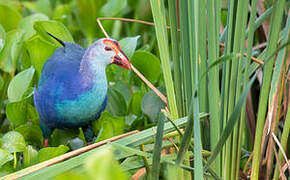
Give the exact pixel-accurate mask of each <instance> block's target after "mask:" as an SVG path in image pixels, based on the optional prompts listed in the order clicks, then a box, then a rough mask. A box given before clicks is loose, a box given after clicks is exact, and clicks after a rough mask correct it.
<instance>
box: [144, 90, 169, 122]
mask: <svg viewBox="0 0 290 180" xmlns="http://www.w3.org/2000/svg"><path fill="white" fill-rule="evenodd" d="M159 90H161V92H162V93H164V91H165V90H164V88H159ZM164 107H165V103H164V102H163V101H162V100H161V99H160V98H159V97H158V96H157V95H156V94H155V93H154V92H153V91H152V90H151V91H149V92H147V93H146V94H145V95H144V97H143V99H142V105H141V109H142V112H143V113H144V114H146V115H147V116H148V117H149V119H150V120H151V121H152V122H155V121H156V119H157V117H158V114H159V113H160V110H161V109H162V108H164Z"/></svg>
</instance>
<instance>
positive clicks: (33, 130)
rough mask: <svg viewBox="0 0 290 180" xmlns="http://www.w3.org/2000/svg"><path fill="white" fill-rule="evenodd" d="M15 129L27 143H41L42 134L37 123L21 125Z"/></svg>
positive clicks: (34, 144) (38, 144) (39, 145)
mask: <svg viewBox="0 0 290 180" xmlns="http://www.w3.org/2000/svg"><path fill="white" fill-rule="evenodd" d="M15 131H17V132H19V133H21V134H22V136H23V137H24V139H25V141H26V143H27V144H31V145H33V146H37V147H41V146H42V145H43V136H42V132H41V129H40V127H39V125H28V124H25V125H21V126H19V127H17V128H16V129H15Z"/></svg>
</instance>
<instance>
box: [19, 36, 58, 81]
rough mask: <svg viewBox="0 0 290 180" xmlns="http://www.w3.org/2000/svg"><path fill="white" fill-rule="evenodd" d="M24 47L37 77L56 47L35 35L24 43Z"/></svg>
mask: <svg viewBox="0 0 290 180" xmlns="http://www.w3.org/2000/svg"><path fill="white" fill-rule="evenodd" d="M24 47H25V48H26V49H27V52H28V54H29V58H30V61H31V64H32V66H33V67H34V68H35V70H36V72H37V75H38V77H39V76H40V74H41V69H42V67H43V65H44V63H45V62H46V60H47V59H48V58H49V57H51V56H52V54H53V53H54V51H55V49H56V46H54V45H52V44H51V43H48V42H47V41H45V40H43V39H41V38H40V36H39V35H36V36H33V37H32V38H30V39H29V40H28V41H26V42H25V43H24Z"/></svg>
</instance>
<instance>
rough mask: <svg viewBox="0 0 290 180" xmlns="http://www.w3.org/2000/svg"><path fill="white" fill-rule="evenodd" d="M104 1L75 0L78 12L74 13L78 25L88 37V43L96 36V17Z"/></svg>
mask: <svg viewBox="0 0 290 180" xmlns="http://www.w3.org/2000/svg"><path fill="white" fill-rule="evenodd" d="M104 3H105V1H104V0H98V1H95V0H77V8H78V13H76V16H77V19H78V23H79V26H80V27H82V28H81V30H82V31H83V33H84V34H85V35H86V36H87V37H88V41H89V43H92V42H93V39H94V38H95V37H96V34H97V24H96V19H97V17H98V15H99V10H100V8H101V7H102V6H103V4H104ZM88 12H90V13H88Z"/></svg>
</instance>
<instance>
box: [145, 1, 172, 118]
mask: <svg viewBox="0 0 290 180" xmlns="http://www.w3.org/2000/svg"><path fill="white" fill-rule="evenodd" d="M150 3H151V8H152V14H153V19H154V22H158V23H155V30H156V36H157V42H158V47H159V51H160V58H161V65H162V71H163V77H164V81H165V85H166V92H167V95H168V103H169V108H170V112H171V114H172V117H173V118H174V119H177V118H178V111H177V105H176V100H175V91H174V86H173V82H172V75H171V68H170V60H169V49H168V39H167V29H166V20H165V19H166V18H165V9H164V4H163V1H160V0H150Z"/></svg>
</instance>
